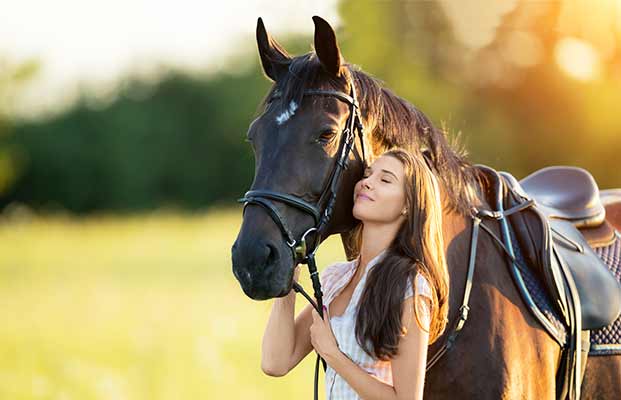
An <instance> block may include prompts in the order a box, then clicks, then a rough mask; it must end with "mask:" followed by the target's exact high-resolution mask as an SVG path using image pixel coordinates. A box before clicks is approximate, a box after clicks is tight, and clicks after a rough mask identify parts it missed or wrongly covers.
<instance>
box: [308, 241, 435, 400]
mask: <svg viewBox="0 0 621 400" xmlns="http://www.w3.org/2000/svg"><path fill="white" fill-rule="evenodd" d="M386 250H387V249H385V250H383V251H382V252H381V253H380V254H378V255H377V256H375V257H374V258H373V259H372V260H371V261H369V263H368V264H367V266H366V269H365V272H364V274H363V276H362V278H361V279H360V281H359V282H358V284H357V286H356V288H355V289H354V292H353V294H352V297H351V300H350V302H349V304H348V305H347V308H346V309H345V311H344V312H343V314H342V315H338V316H334V317H330V326H331V327H332V331H333V332H334V336H335V338H336V341H337V344H338V347H339V349H340V350H341V352H343V353H344V354H345V355H346V356H347V357H349V358H350V359H351V360H352V361H353V362H354V363H356V364H357V365H358V366H359V367H361V368H363V369H364V370H366V371H367V372H368V373H369V374H371V375H373V376H374V377H375V378H376V379H378V380H380V381H382V382H384V383H386V384H388V385H391V386H392V368H391V362H390V360H388V361H382V360H379V359H376V358H373V357H370V356H369V355H368V354H367V353H365V351H364V350H363V349H362V348H361V347H360V345H359V344H358V341H357V340H356V333H355V331H356V316H357V314H358V308H359V304H358V303H359V301H360V296H361V295H362V292H363V289H364V286H365V282H366V278H367V275H368V273H369V271H370V270H371V268H373V266H375V265H376V264H377V263H378V262H379V261H381V259H382V257H383V256H384V255H385V253H386ZM358 260H359V257H358V258H356V259H355V260H352V261H346V262H337V263H334V264H330V265H329V266H327V267H326V268H325V269H324V270H323V271H322V272H321V273H320V281H321V286H322V291H323V295H324V297H323V301H324V305H325V306H326V308H327V309H328V315H330V303H331V302H332V300H333V299H334V298H335V297H336V296H337V295H338V294H339V293H340V292H341V291H342V289H344V288H345V286H347V284H348V283H349V282H350V281H351V279H352V277H353V276H354V274H355V272H356V265H357V263H358ZM416 294H417V295H418V294H420V295H424V296H426V297H428V298H429V299H431V288H430V286H429V283H428V282H427V279H425V277H423V275H422V274H420V273H418V274H417V275H416ZM413 295H414V293H413V290H412V279H411V278H408V285H407V289H406V292H405V295H404V297H403V300H405V299H407V298H409V297H411V296H413ZM417 313H419V314H418V316H419V318H420V320H421V321H422V323H423V324H426V325H427V327H428V326H429V321H430V319H431V312H430V310H429V308H428V307H424V308H417ZM420 314H423V315H420ZM368 348H369V349H372V348H373V347H372V346H371V345H370V341H369V342H368ZM325 380H326V397H325V398H326V399H327V400H330V399H332V400H334V399H339V400H340V399H346V400H349V399H360V396H358V394H357V393H356V392H355V391H354V390H353V389H352V387H351V386H349V384H348V383H347V381H345V379H343V378H341V377H340V376H339V375H338V374H337V373H336V371H335V370H334V369H332V368H331V367H330V365H327V368H326V378H325Z"/></svg>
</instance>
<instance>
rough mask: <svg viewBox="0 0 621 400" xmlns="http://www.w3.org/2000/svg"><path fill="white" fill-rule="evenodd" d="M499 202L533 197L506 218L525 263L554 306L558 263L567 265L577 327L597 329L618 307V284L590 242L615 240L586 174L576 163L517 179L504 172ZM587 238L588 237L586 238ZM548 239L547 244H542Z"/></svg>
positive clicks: (558, 285)
mask: <svg viewBox="0 0 621 400" xmlns="http://www.w3.org/2000/svg"><path fill="white" fill-rule="evenodd" d="M500 175H501V176H502V177H503V180H504V181H505V187H506V193H505V206H506V207H507V208H508V207H510V206H512V205H514V204H517V203H519V202H521V201H524V199H530V198H532V199H534V201H535V207H531V208H529V209H526V210H524V211H523V212H520V213H518V214H514V215H511V216H509V217H508V219H509V222H510V224H511V228H512V230H513V232H514V233H515V235H516V238H517V241H518V243H519V245H520V249H521V250H522V252H523V254H524V256H525V257H526V259H527V260H528V262H529V265H530V266H532V267H534V268H535V269H536V272H537V273H538V275H539V276H540V277H541V279H542V281H543V283H544V286H545V287H546V289H547V291H548V294H549V295H550V298H551V299H552V300H553V302H555V303H556V304H557V308H558V311H560V312H561V314H562V315H565V314H566V310H567V304H564V303H565V302H563V301H562V298H563V296H562V293H563V291H564V290H566V289H565V288H563V287H562V286H563V285H562V284H561V283H562V279H559V276H558V275H560V272H559V271H560V269H561V265H560V264H565V265H566V267H567V268H568V269H569V270H570V272H571V274H572V276H573V280H574V282H575V285H576V288H577V291H578V295H579V298H580V306H581V307H580V309H581V315H582V329H584V330H591V329H599V328H603V327H605V326H607V325H609V324H611V323H612V322H613V321H614V320H615V319H616V318H617V317H618V316H619V313H620V312H621V286H619V283H618V281H617V280H616V278H615V277H614V276H613V275H612V273H611V272H610V271H609V270H608V267H607V265H606V264H605V263H604V262H603V261H602V260H601V258H599V257H598V256H597V254H595V252H594V251H593V249H592V246H602V245H606V244H609V243H611V242H612V241H614V240H615V237H616V236H615V230H614V228H613V227H612V225H610V224H609V223H608V222H606V220H605V216H606V209H605V207H604V205H603V203H602V200H601V198H600V195H599V190H598V188H597V184H596V182H595V180H594V179H593V177H592V176H591V174H590V173H589V172H587V171H586V170H584V169H582V168H577V167H564V166H554V167H547V168H543V169H541V170H539V171H536V172H534V173H532V174H531V175H529V176H527V177H526V178H524V179H522V180H521V181H520V182H518V181H517V180H516V179H515V178H514V177H513V176H511V175H510V174H508V173H506V172H500ZM589 239H590V240H589ZM548 243H549V245H548Z"/></svg>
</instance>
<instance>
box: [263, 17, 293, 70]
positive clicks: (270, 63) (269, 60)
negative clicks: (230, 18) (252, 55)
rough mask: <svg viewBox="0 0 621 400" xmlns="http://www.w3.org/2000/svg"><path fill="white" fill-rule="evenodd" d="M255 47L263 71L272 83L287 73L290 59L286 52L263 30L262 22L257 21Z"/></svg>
mask: <svg viewBox="0 0 621 400" xmlns="http://www.w3.org/2000/svg"><path fill="white" fill-rule="evenodd" d="M257 46H258V47H259V56H260V57H261V64H262V65H263V71H265V74H266V75H267V76H268V77H269V78H270V79H271V80H273V81H277V80H278V78H280V77H281V76H282V75H283V73H286V72H287V68H289V62H290V61H291V57H290V56H289V54H287V51H286V50H285V49H284V48H283V47H282V46H281V45H280V44H279V43H278V42H277V41H276V40H274V39H273V38H272V37H271V36H270V35H269V34H268V33H267V31H266V30H265V25H263V20H262V19H261V18H260V17H259V19H258V20H257Z"/></svg>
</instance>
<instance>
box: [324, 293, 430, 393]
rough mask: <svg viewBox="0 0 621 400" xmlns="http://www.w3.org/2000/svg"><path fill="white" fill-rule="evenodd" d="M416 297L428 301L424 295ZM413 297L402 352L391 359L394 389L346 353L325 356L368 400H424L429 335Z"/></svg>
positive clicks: (408, 305) (407, 304)
mask: <svg viewBox="0 0 621 400" xmlns="http://www.w3.org/2000/svg"><path fill="white" fill-rule="evenodd" d="M416 297H417V299H420V300H421V301H425V300H423V299H422V297H421V296H416ZM413 298H414V297H409V298H407V299H406V300H405V301H404V307H403V313H402V317H401V320H402V321H404V324H403V325H404V327H405V328H406V329H407V331H406V334H405V335H404V336H402V337H401V340H400V341H399V353H398V354H397V355H396V356H395V357H393V358H392V359H391V365H392V376H393V386H390V385H388V384H386V383H384V382H382V381H380V380H378V379H376V378H375V377H374V376H373V375H371V374H369V373H368V372H367V371H365V370H364V369H362V368H361V367H360V366H358V365H357V364H356V363H354V362H353V361H351V360H350V359H349V358H348V357H347V356H346V355H345V354H343V353H342V352H336V353H335V354H334V355H326V357H325V358H326V362H327V363H328V364H330V366H331V367H332V368H333V369H334V370H335V371H336V373H337V374H339V375H340V376H341V377H342V378H343V379H345V381H346V382H347V383H348V384H349V386H351V387H352V389H354V390H355V391H356V393H358V395H359V396H360V397H361V398H363V399H365V400H373V399H396V400H400V399H422V398H423V385H424V380H425V365H426V360H427V344H428V341H429V334H428V333H427V332H425V331H424V330H423V329H421V327H420V326H419V325H418V323H417V322H416V318H414V315H413V307H414V303H413ZM417 301H418V300H417Z"/></svg>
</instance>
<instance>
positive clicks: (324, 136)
mask: <svg viewBox="0 0 621 400" xmlns="http://www.w3.org/2000/svg"><path fill="white" fill-rule="evenodd" d="M335 137H336V132H335V131H332V130H327V131H323V132H322V133H321V135H319V140H318V141H320V142H322V143H329V142H331V141H332V139H334V138H335Z"/></svg>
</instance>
